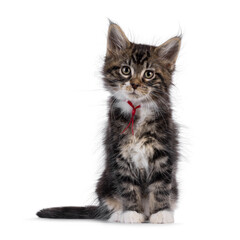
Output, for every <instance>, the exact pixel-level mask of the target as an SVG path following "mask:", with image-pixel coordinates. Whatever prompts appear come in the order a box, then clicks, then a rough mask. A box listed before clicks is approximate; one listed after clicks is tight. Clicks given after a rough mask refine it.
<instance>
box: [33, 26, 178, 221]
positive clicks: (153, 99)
mask: <svg viewBox="0 0 240 240" xmlns="http://www.w3.org/2000/svg"><path fill="white" fill-rule="evenodd" d="M180 44H181V37H178V36H177V37H174V38H171V39H169V40H168V41H167V42H165V43H163V44H162V45H160V46H150V45H142V44H135V43H132V42H130V41H129V40H128V39H127V37H126V36H125V34H124V32H123V31H122V30H121V28H120V27H119V26H118V25H117V24H114V23H110V26H109V30H108V40H107V53H106V58H105V63H104V67H103V76H104V78H103V80H104V86H105V87H106V89H107V90H109V91H110V92H111V94H112V97H111V98H110V99H109V103H108V104H109V113H108V124H107V127H106V132H105V141H104V144H105V153H106V162H105V170H104V172H103V173H102V176H101V177H100V179H99V181H98V184H97V189H96V193H97V196H98V200H99V206H87V207H59V208H48V209H43V210H41V211H39V212H38V213H37V215H38V216H39V217H42V218H81V219H94V218H95V219H107V220H108V221H110V222H124V223H141V222H144V221H147V220H149V222H151V223H172V222H173V221H174V218H173V211H174V207H175V203H176V201H177V197H178V190H177V182H176V170H177V161H178V140H177V136H178V131H177V128H176V125H175V123H174V122H173V119H172V110H171V103H170V97H169V90H170V87H171V83H172V74H173V71H174V68H175V62H176V59H177V56H178V52H179V49H180Z"/></svg>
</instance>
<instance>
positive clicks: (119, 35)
mask: <svg viewBox="0 0 240 240" xmlns="http://www.w3.org/2000/svg"><path fill="white" fill-rule="evenodd" d="M109 22H110V25H109V28H108V38H107V55H108V56H109V55H111V54H117V53H118V52H120V51H122V50H125V49H126V48H128V47H129V46H130V41H129V40H128V39H127V37H126V35H125V34H124V32H123V30H122V29H121V28H120V27H119V26H118V25H117V24H115V23H113V22H111V21H109Z"/></svg>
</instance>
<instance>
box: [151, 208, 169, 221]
mask: <svg viewBox="0 0 240 240" xmlns="http://www.w3.org/2000/svg"><path fill="white" fill-rule="evenodd" d="M149 222H150V223H156V224H163V223H173V222H174V217H173V212H172V211H169V210H163V211H159V212H157V213H154V214H152V215H151V216H150V218H149Z"/></svg>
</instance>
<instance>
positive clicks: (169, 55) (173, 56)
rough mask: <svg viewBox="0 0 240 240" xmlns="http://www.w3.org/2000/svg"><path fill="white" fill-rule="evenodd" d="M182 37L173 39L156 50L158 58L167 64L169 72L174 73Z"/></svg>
mask: <svg viewBox="0 0 240 240" xmlns="http://www.w3.org/2000/svg"><path fill="white" fill-rule="evenodd" d="M181 39H182V37H181V36H177V37H173V38H171V39H169V40H168V41H166V42H165V43H163V44H162V45H160V46H159V47H157V48H156V51H157V54H158V56H159V57H160V58H161V59H162V60H165V61H166V62H167V67H168V68H169V70H171V71H173V70H174V66H175V63H176V60H177V57H178V53H179V50H180V47H181Z"/></svg>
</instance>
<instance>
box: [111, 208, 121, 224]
mask: <svg viewBox="0 0 240 240" xmlns="http://www.w3.org/2000/svg"><path fill="white" fill-rule="evenodd" d="M121 215H122V211H116V212H114V213H113V214H112V215H111V217H110V218H109V219H108V221H109V222H120V219H121Z"/></svg>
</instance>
